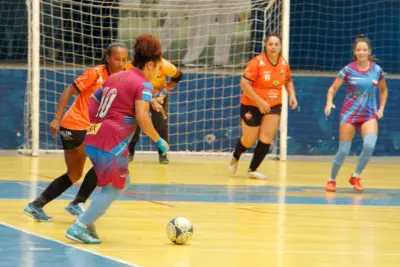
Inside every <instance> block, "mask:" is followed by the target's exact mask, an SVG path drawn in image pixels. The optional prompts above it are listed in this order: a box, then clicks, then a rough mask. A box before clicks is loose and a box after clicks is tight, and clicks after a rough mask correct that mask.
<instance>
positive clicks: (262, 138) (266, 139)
mask: <svg viewBox="0 0 400 267" xmlns="http://www.w3.org/2000/svg"><path fill="white" fill-rule="evenodd" d="M259 139H260V141H261V142H263V143H264V144H271V143H272V139H273V137H272V136H268V135H266V134H260V137H259Z"/></svg>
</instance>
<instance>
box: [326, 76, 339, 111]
mask: <svg viewBox="0 0 400 267" xmlns="http://www.w3.org/2000/svg"><path fill="white" fill-rule="evenodd" d="M342 84H343V79H342V78H341V77H340V76H338V77H336V79H335V81H334V82H333V83H332V85H331V86H330V87H329V89H328V94H327V96H326V106H325V110H324V112H325V115H326V116H329V115H330V114H331V109H332V108H335V105H334V104H333V98H334V97H335V95H336V93H337V91H338V90H339V88H340V86H342Z"/></svg>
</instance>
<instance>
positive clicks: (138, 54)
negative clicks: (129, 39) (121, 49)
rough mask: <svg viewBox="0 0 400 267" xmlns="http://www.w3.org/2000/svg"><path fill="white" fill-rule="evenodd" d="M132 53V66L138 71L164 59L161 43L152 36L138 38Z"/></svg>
mask: <svg viewBox="0 0 400 267" xmlns="http://www.w3.org/2000/svg"><path fill="white" fill-rule="evenodd" d="M132 52H133V58H132V64H133V66H135V67H136V68H138V69H143V68H144V66H145V65H146V63H148V62H150V61H153V62H154V63H157V62H159V61H161V58H162V49H161V43H160V41H159V40H158V39H157V38H156V37H155V36H154V35H151V34H142V35H139V36H138V37H136V40H135V43H134V44H133V51H132Z"/></svg>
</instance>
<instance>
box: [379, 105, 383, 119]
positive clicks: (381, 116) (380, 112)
mask: <svg viewBox="0 0 400 267" xmlns="http://www.w3.org/2000/svg"><path fill="white" fill-rule="evenodd" d="M381 118H383V108H380V109H378V119H381Z"/></svg>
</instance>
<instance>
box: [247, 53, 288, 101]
mask: <svg viewBox="0 0 400 267" xmlns="http://www.w3.org/2000/svg"><path fill="white" fill-rule="evenodd" d="M243 77H244V78H245V79H247V80H249V81H251V82H252V83H251V86H252V87H253V90H254V91H255V92H256V93H257V95H259V96H260V97H261V98H262V99H264V100H265V101H267V102H268V104H269V105H270V106H271V107H273V106H276V105H279V104H282V86H283V85H286V84H287V83H289V82H290V81H291V79H292V78H291V75H290V67H289V64H288V63H287V62H286V60H285V59H284V58H282V57H279V59H278V63H277V64H276V65H275V66H274V65H272V63H271V62H270V61H269V60H268V58H267V57H266V55H265V53H263V54H260V55H258V56H255V57H254V58H253V59H252V60H250V62H249V63H248V64H247V67H246V70H245V71H244V74H243ZM242 104H243V105H247V106H255V107H256V106H257V104H256V103H255V102H254V101H253V100H251V99H250V98H249V97H248V96H247V95H246V94H243V95H242Z"/></svg>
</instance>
